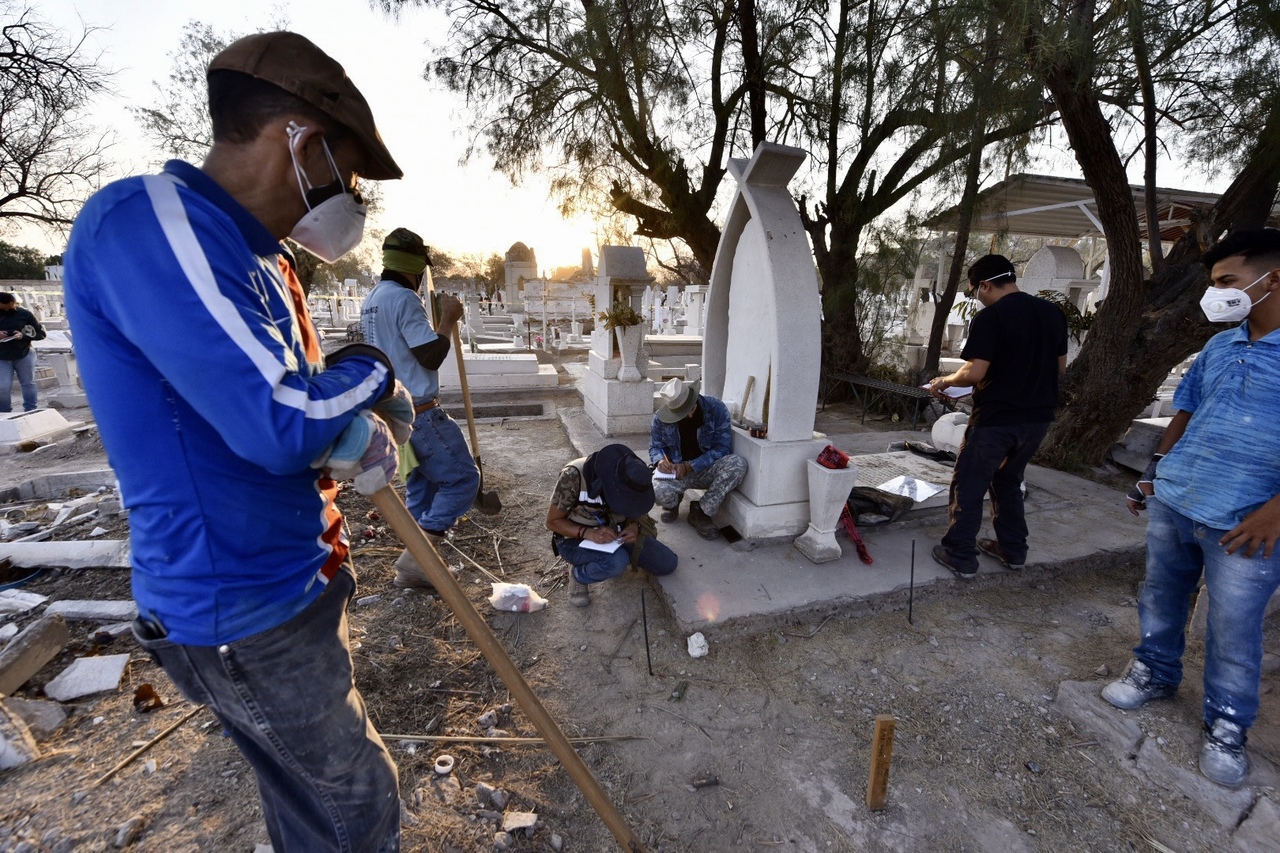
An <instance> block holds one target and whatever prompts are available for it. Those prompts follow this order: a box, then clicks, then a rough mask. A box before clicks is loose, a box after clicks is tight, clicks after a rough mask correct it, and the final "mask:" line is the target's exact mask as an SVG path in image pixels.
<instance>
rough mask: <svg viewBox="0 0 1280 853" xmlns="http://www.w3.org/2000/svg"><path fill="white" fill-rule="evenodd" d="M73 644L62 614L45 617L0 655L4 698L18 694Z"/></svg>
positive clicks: (32, 624)
mask: <svg viewBox="0 0 1280 853" xmlns="http://www.w3.org/2000/svg"><path fill="white" fill-rule="evenodd" d="M70 640H71V633H70V632H69V631H68V630H67V622H66V620H65V619H63V618H62V616H61V615H59V614H56V613H55V614H54V615H52V616H42V617H40V618H39V619H37V620H36V621H35V622H32V623H31V624H30V625H28V626H27V629H26V630H25V631H23V632H22V633H21V634H19V635H18V636H16V637H14V638H13V639H12V640H11V641H10V642H9V645H7V646H5V647H4V651H3V652H0V696H5V695H8V694H10V693H12V692H13V691H15V690H17V689H18V688H19V687H21V686H22V685H23V684H25V683H26V682H27V679H29V678H30V677H31V676H33V675H35V674H36V673H37V672H39V671H40V668H41V667H42V666H44V665H45V664H46V663H48V662H49V661H51V660H53V659H54V658H55V657H57V656H58V655H59V654H60V653H61V652H62V649H63V648H64V647H65V646H66V645H67V643H68V642H70Z"/></svg>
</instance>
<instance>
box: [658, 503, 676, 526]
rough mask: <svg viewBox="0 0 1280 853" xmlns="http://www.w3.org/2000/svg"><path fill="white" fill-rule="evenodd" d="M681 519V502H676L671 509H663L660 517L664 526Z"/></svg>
mask: <svg viewBox="0 0 1280 853" xmlns="http://www.w3.org/2000/svg"><path fill="white" fill-rule="evenodd" d="M679 517H680V501H676V505H675V506H673V507H671V509H667V508H666V507H663V508H662V515H660V516H658V518H659V519H660V520H661V521H662V522H663V523H664V524H670V523H671V522H673V521H675V520H676V519H677V518H679Z"/></svg>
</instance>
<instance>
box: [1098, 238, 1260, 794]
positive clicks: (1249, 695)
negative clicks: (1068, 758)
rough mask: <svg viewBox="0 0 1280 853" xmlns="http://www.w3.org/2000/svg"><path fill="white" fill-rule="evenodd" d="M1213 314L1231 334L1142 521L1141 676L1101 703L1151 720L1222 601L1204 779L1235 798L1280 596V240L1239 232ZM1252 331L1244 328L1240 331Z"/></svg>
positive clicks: (1212, 641) (1179, 418) (1217, 255)
mask: <svg viewBox="0 0 1280 853" xmlns="http://www.w3.org/2000/svg"><path fill="white" fill-rule="evenodd" d="M1204 265H1205V268H1206V269H1207V270H1209V276H1210V279H1211V286H1210V287H1209V288H1208V289H1207V290H1206V291H1205V294H1204V297H1203V298H1202V299H1201V300H1200V306H1201V308H1202V309H1203V310H1204V313H1205V315H1206V316H1207V317H1208V318H1209V319H1210V320H1211V321H1213V322H1219V323H1235V324H1238V325H1236V326H1235V327H1234V328H1232V329H1228V330H1227V331H1225V332H1219V333H1218V334H1216V335H1214V336H1213V338H1211V339H1210V340H1209V343H1208V344H1206V345H1205V347H1204V349H1203V350H1202V351H1201V353H1200V355H1199V356H1197V357H1196V360H1195V362H1194V363H1193V364H1192V365H1191V369H1190V370H1188V371H1187V375H1186V376H1184V377H1183V378H1182V381H1181V382H1180V383H1179V384H1178V390H1177V391H1176V392H1174V397H1173V408H1174V413H1173V417H1172V419H1171V420H1170V422H1169V426H1168V427H1167V428H1166V429H1165V432H1164V436H1163V437H1162V438H1161V439H1160V444H1159V445H1158V446H1157V448H1156V453H1155V456H1154V458H1153V459H1152V460H1151V464H1150V465H1149V466H1148V467H1147V470H1146V472H1145V473H1144V474H1143V476H1142V478H1141V479H1140V480H1139V481H1138V484H1137V485H1136V486H1135V487H1134V489H1133V491H1132V492H1130V493H1129V511H1130V512H1132V513H1133V514H1134V515H1137V514H1138V513H1139V512H1141V511H1142V510H1144V509H1146V510H1149V512H1148V514H1147V573H1146V583H1145V584H1144V585H1143V589H1142V595H1141V597H1140V598H1139V600H1138V620H1139V623H1140V631H1139V635H1140V636H1141V638H1142V639H1141V641H1140V642H1139V643H1138V646H1137V647H1136V648H1135V649H1134V650H1133V663H1132V664H1131V665H1130V667H1129V671H1128V673H1127V674H1126V675H1125V677H1124V678H1122V679H1120V680H1119V681H1114V682H1112V683H1111V684H1108V685H1107V686H1106V687H1105V688H1104V689H1103V691H1102V698H1104V699H1106V700H1107V701H1108V702H1110V703H1111V704H1112V705H1115V706H1116V707H1117V708H1124V709H1131V708H1138V707H1141V706H1142V705H1145V704H1146V703H1147V702H1150V701H1151V700H1153V699H1166V698H1168V697H1171V696H1173V694H1174V693H1175V692H1176V691H1177V689H1178V685H1179V683H1180V682H1181V681H1182V653H1183V650H1184V649H1185V647H1186V624H1187V614H1188V612H1189V610H1190V606H1191V596H1192V594H1193V593H1194V592H1195V591H1196V586H1197V584H1198V583H1199V582H1200V578H1201V575H1202V574H1203V576H1204V587H1205V589H1206V590H1207V591H1208V594H1209V619H1208V626H1207V633H1206V637H1205V661H1204V706H1203V711H1202V713H1203V718H1204V736H1203V743H1202V746H1201V749H1200V772H1201V773H1203V774H1204V775H1205V776H1206V777H1208V778H1210V779H1212V780H1213V781H1215V782H1218V783H1219V784H1222V785H1227V786H1230V787H1234V786H1236V785H1239V784H1240V783H1241V782H1243V781H1244V779H1245V777H1246V776H1247V775H1248V773H1249V757H1248V755H1247V754H1246V752H1245V741H1246V739H1247V736H1246V733H1247V732H1248V730H1249V727H1250V726H1252V725H1253V722H1254V720H1255V719H1256V717H1257V715H1258V690H1259V684H1260V682H1261V677H1262V619H1263V616H1264V615H1265V614H1266V608H1267V602H1268V601H1270V599H1271V596H1272V595H1274V594H1275V591H1276V588H1277V586H1278V585H1280V554H1277V553H1276V543H1277V541H1280V430H1277V429H1276V428H1275V424H1276V423H1277V421H1280V395H1277V393H1276V389H1277V388H1280V296H1277V295H1276V294H1277V291H1280V231H1277V230H1275V229H1271V228H1268V229H1265V230H1259V231H1238V232H1236V233H1234V234H1231V235H1229V236H1228V237H1226V239H1224V240H1223V241H1222V242H1221V243H1219V244H1218V245H1217V246H1214V247H1213V248H1212V249H1210V250H1209V251H1208V252H1206V253H1205V255H1204ZM1241 321H1243V322H1241Z"/></svg>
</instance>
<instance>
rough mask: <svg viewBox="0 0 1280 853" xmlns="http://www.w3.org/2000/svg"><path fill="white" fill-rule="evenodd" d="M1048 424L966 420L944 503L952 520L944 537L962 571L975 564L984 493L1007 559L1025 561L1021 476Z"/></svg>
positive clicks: (1024, 522) (1015, 561)
mask: <svg viewBox="0 0 1280 853" xmlns="http://www.w3.org/2000/svg"><path fill="white" fill-rule="evenodd" d="M1048 431H1049V425H1048V424H1047V423H1044V424H1013V425H1010V426H981V425H979V426H970V427H969V429H968V430H966V431H965V434H964V442H963V443H961V445H960V452H959V453H958V454H957V455H956V467H955V473H954V474H952V475H951V497H950V501H949V502H948V505H947V510H948V514H949V517H950V524H949V525H948V527H947V532H946V535H944V536H943V537H942V547H943V548H945V549H946V551H947V556H949V557H950V558H951V561H952V562H953V563H954V564H955V566H956V568H958V569H960V570H961V571H966V572H967V571H977V570H978V531H979V530H981V529H982V499H983V498H984V497H985V496H986V495H987V493H988V491H989V492H990V493H991V526H992V527H993V528H995V531H996V541H997V542H999V543H1000V550H1001V551H1003V552H1004V554H1005V556H1006V557H1008V558H1009V562H1011V563H1025V562H1026V561H1027V517H1026V515H1025V514H1024V513H1023V511H1022V479H1023V477H1024V476H1025V475H1026V473H1027V463H1029V462H1030V461H1031V457H1032V456H1035V455H1036V451H1037V450H1038V449H1039V448H1040V442H1042V441H1044V436H1045V433H1047V432H1048Z"/></svg>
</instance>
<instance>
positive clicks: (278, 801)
mask: <svg viewBox="0 0 1280 853" xmlns="http://www.w3.org/2000/svg"><path fill="white" fill-rule="evenodd" d="M354 591H355V581H354V580H353V579H352V577H351V575H349V574H348V573H347V572H345V571H340V572H338V574H337V575H335V576H334V578H333V580H331V581H330V582H329V586H328V588H327V589H326V590H325V591H324V593H322V594H321V596H320V597H319V598H318V599H316V600H315V601H314V602H312V604H311V605H310V606H309V607H307V609H306V610H303V611H302V612H301V613H299V614H298V615H297V616H295V617H294V618H292V619H290V620H289V621H288V622H285V623H284V624H283V625H278V626H277V627H275V628H271V629H268V630H266V631H263V632H262V633H260V634H255V635H253V636H251V637H246V638H245V639H243V640H237V641H236V642H234V643H227V644H225V645H221V646H180V645H177V644H175V643H171V642H169V641H168V640H166V639H155V638H154V637H153V636H148V631H147V628H146V626H144V625H142V624H141V623H140V622H136V621H135V623H134V634H135V636H137V639H138V642H139V643H140V644H141V645H142V647H143V648H144V649H146V650H147V651H148V652H150V653H151V655H152V656H153V657H154V658H155V659H156V661H157V662H158V663H159V664H160V666H161V667H163V668H164V671H165V672H166V673H168V675H169V677H170V678H172V679H173V683H174V684H175V685H176V686H177V687H178V689H179V690H181V691H182V694H183V695H184V696H186V697H187V699H189V700H191V701H192V702H200V703H203V704H205V705H208V706H209V708H210V709H211V710H212V711H213V712H214V714H216V715H217V717H218V721H219V722H220V723H221V724H222V727H223V728H224V729H225V730H226V732H227V734H228V735H229V736H230V737H231V739H232V740H233V741H235V744H236V746H237V747H239V749H240V752H241V753H242V754H243V755H244V757H245V758H246V759H247V760H248V762H249V764H250V766H252V767H253V772H254V775H255V776H256V777H257V781H258V794H259V796H260V797H261V799H262V812H263V816H264V817H265V818H266V822H267V833H268V834H269V835H270V836H271V846H272V847H273V848H274V849H275V850H276V853H292V851H300V853H312V851H326V852H327V851H335V853H338V851H340V853H356V852H357V851H360V853H395V851H398V850H399V849H400V796H399V784H398V778H397V774H396V766H395V763H394V762H393V761H392V760H391V756H390V755H389V754H388V753H387V749H386V747H385V746H383V743H382V739H381V738H380V737H378V733H377V732H376V731H374V728H373V724H372V723H371V722H370V721H369V717H368V714H367V713H366V712H365V706H364V700H363V699H362V698H361V697H360V693H359V692H358V691H357V690H356V688H355V683H354V680H353V676H352V669H351V652H350V649H349V647H348V645H347V602H348V601H350V599H351V596H352V594H353V593H354Z"/></svg>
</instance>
